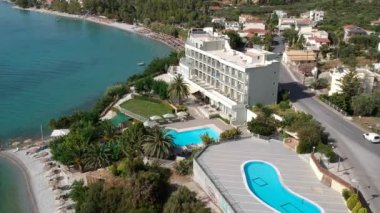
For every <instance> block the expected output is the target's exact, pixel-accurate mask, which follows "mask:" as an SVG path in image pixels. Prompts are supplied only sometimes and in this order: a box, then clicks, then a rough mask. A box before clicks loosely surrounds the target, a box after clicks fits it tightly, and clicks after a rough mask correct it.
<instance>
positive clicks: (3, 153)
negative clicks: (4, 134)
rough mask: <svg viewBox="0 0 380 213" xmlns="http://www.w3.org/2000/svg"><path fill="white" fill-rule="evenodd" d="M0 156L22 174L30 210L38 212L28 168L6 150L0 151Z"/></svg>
mask: <svg viewBox="0 0 380 213" xmlns="http://www.w3.org/2000/svg"><path fill="white" fill-rule="evenodd" d="M0 158H4V159H5V160H6V161H8V162H9V163H11V164H13V165H14V166H15V168H16V169H18V170H19V171H20V172H21V173H22V174H23V178H24V180H25V183H26V186H27V193H28V197H29V200H30V202H31V205H32V209H33V210H32V212H34V213H39V208H38V203H37V199H36V194H35V191H34V190H33V187H32V182H31V177H30V173H29V170H28V168H27V167H26V166H25V164H24V163H23V162H22V161H21V160H19V159H18V158H17V157H15V156H13V155H11V154H9V153H7V152H6V151H1V152H0Z"/></svg>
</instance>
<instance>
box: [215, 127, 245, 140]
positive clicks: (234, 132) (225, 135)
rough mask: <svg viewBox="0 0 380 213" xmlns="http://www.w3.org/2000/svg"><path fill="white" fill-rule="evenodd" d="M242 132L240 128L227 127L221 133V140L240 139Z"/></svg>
mask: <svg viewBox="0 0 380 213" xmlns="http://www.w3.org/2000/svg"><path fill="white" fill-rule="evenodd" d="M241 134H242V132H241V131H240V129H239V128H232V129H227V130H226V131H224V132H222V134H220V140H232V139H238V138H239V137H240V136H241Z"/></svg>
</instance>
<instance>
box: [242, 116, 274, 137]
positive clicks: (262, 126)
mask: <svg viewBox="0 0 380 213" xmlns="http://www.w3.org/2000/svg"><path fill="white" fill-rule="evenodd" d="M248 130H249V131H250V132H252V133H255V134H259V135H263V136H270V135H272V134H273V133H274V132H275V131H276V124H275V122H274V120H273V118H270V117H264V116H258V117H257V118H256V119H253V120H252V121H250V122H248Z"/></svg>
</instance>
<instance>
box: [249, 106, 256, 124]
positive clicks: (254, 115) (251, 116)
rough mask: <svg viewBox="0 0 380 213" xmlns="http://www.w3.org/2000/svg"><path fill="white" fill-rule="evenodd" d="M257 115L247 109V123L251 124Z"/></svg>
mask: <svg viewBox="0 0 380 213" xmlns="http://www.w3.org/2000/svg"><path fill="white" fill-rule="evenodd" d="M256 118H257V114H256V113H254V112H252V111H251V110H249V109H247V122H250V121H251V120H252V119H256Z"/></svg>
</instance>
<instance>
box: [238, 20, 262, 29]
mask: <svg viewBox="0 0 380 213" xmlns="http://www.w3.org/2000/svg"><path fill="white" fill-rule="evenodd" d="M248 29H261V30H265V23H264V21H261V20H256V21H251V22H246V23H244V24H243V30H248Z"/></svg>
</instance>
